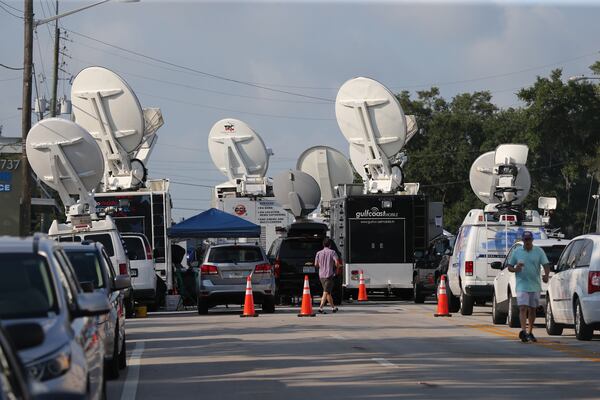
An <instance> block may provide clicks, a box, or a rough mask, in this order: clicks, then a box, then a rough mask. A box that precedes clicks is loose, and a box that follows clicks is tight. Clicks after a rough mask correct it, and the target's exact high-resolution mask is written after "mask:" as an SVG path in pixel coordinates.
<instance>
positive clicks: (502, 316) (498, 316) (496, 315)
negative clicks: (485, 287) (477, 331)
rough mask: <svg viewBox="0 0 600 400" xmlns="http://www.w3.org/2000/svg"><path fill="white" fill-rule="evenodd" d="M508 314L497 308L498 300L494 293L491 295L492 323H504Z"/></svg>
mask: <svg viewBox="0 0 600 400" xmlns="http://www.w3.org/2000/svg"><path fill="white" fill-rule="evenodd" d="M507 317H508V315H506V313H503V312H502V311H500V310H499V309H498V302H497V301H496V293H494V295H493V297H492V322H493V323H494V325H504V324H506V318H507Z"/></svg>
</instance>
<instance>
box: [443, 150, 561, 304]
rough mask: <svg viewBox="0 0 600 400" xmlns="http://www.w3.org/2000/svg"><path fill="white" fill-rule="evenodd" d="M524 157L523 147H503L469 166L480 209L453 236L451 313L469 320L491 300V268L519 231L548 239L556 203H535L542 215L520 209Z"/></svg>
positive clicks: (526, 184) (526, 179)
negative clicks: (551, 215)
mask: <svg viewBox="0 0 600 400" xmlns="http://www.w3.org/2000/svg"><path fill="white" fill-rule="evenodd" d="M528 153H529V148H528V147H527V146H526V145H524V144H503V145H500V146H498V147H497V148H496V150H495V151H490V152H487V153H484V154H482V155H481V156H479V157H478V158H477V159H476V160H475V161H474V162H473V165H472V166H471V170H470V172H469V180H470V183H471V188H472V190H473V192H474V193H475V195H476V196H477V197H478V198H479V199H480V200H481V201H482V202H483V203H484V204H485V207H484V208H483V209H474V210H471V211H469V213H468V214H467V216H466V217H465V219H464V221H463V223H462V225H461V227H460V229H459V231H458V234H457V236H456V241H455V243H454V250H453V253H452V255H451V256H450V261H449V265H448V299H449V306H450V307H449V308H450V311H451V312H457V311H460V313H461V314H463V315H471V314H472V313H473V305H474V304H476V303H477V304H485V302H488V301H491V300H492V296H493V290H494V286H493V285H494V278H495V277H496V275H497V273H498V271H497V270H495V269H493V268H492V267H491V264H492V262H494V261H502V260H504V258H505V257H506V254H507V253H508V250H509V249H510V247H511V246H512V245H513V243H514V242H515V241H517V240H518V239H520V238H521V236H522V234H523V231H525V230H527V231H531V232H532V233H533V236H534V238H535V239H547V238H548V235H547V233H546V229H545V225H547V224H548V223H549V211H550V210H554V209H556V199H555V198H549V197H540V198H539V201H538V207H539V208H540V209H543V210H544V214H543V215H542V216H540V214H539V213H538V212H537V211H535V210H526V209H525V208H524V207H523V205H522V203H523V201H524V200H525V198H526V197H527V195H528V194H529V190H530V188H531V177H530V175H529V171H528V169H527V167H526V165H525V164H526V163H527V156H528Z"/></svg>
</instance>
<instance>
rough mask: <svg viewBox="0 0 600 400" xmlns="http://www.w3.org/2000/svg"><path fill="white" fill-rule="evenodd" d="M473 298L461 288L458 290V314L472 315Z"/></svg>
mask: <svg viewBox="0 0 600 400" xmlns="http://www.w3.org/2000/svg"><path fill="white" fill-rule="evenodd" d="M474 304H475V299H474V298H473V296H469V295H468V294H466V293H465V292H464V291H463V290H461V291H460V310H459V311H460V315H472V314H473V305H474Z"/></svg>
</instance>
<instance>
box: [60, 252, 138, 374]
mask: <svg viewBox="0 0 600 400" xmlns="http://www.w3.org/2000/svg"><path fill="white" fill-rule="evenodd" d="M63 248H64V250H65V253H66V254H67V257H69V260H70V261H71V265H72V266H73V269H74V270H75V274H76V275H77V279H78V280H79V283H80V284H81V285H82V286H83V287H84V290H85V289H86V287H87V288H88V290H90V291H96V292H99V293H102V295H104V296H105V297H106V299H107V300H108V303H109V304H110V312H109V313H108V314H106V315H103V316H101V317H99V318H98V329H99V331H100V333H101V336H102V338H103V340H104V351H105V353H104V366H105V371H106V375H107V378H109V379H116V378H118V377H119V370H120V369H123V368H125V367H126V366H127V356H126V353H127V350H126V348H127V346H126V340H125V309H124V308H125V307H124V304H123V299H124V294H123V290H124V289H126V288H128V287H129V286H131V282H130V279H129V276H127V275H116V274H115V271H114V267H113V265H112V262H111V261H110V258H109V257H108V254H107V253H106V250H105V249H104V245H102V243H99V242H82V243H81V244H70V243H69V244H66V243H65V244H63Z"/></svg>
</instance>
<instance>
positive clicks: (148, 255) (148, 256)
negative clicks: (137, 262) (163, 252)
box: [145, 244, 153, 260]
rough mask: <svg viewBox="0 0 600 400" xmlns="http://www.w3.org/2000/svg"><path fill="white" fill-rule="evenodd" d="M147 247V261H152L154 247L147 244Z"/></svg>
mask: <svg viewBox="0 0 600 400" xmlns="http://www.w3.org/2000/svg"><path fill="white" fill-rule="evenodd" d="M145 247H146V260H152V256H153V254H152V247H150V245H149V244H145Z"/></svg>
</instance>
